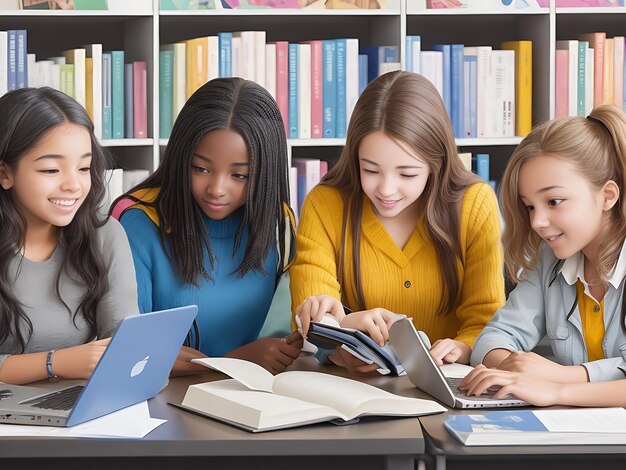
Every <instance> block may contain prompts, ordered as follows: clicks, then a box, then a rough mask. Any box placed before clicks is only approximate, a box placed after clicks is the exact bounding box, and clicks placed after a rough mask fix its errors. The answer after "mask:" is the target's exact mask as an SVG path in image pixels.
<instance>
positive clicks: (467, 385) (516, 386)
mask: <svg viewBox="0 0 626 470" xmlns="http://www.w3.org/2000/svg"><path fill="white" fill-rule="evenodd" d="M491 387H500V389H499V390H498V391H497V392H496V393H495V395H494V396H493V398H505V397H506V396H507V395H509V394H510V395H514V396H515V397H517V398H519V399H521V400H524V401H527V402H528V403H530V404H532V405H535V406H552V405H557V404H559V403H563V400H562V399H561V397H560V395H561V391H562V389H563V384H557V383H554V382H548V381H539V380H535V379H532V378H530V377H528V376H527V375H525V374H521V373H518V372H509V371H504V370H496V369H487V368H486V367H485V366H483V365H482V364H480V365H478V366H476V367H475V368H474V370H473V371H472V372H470V373H469V374H467V376H466V377H465V378H464V379H463V381H462V382H461V384H460V385H459V390H462V391H465V393H466V394H467V395H468V396H470V395H473V396H479V395H481V394H482V393H484V392H485V391H487V390H488V389H489V388H491Z"/></svg>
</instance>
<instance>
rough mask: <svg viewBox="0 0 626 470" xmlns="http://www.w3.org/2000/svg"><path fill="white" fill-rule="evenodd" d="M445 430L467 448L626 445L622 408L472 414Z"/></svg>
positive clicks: (455, 420) (454, 420)
mask: <svg viewBox="0 0 626 470" xmlns="http://www.w3.org/2000/svg"><path fill="white" fill-rule="evenodd" d="M444 427H445V428H446V429H447V430H448V432H449V433H450V434H452V435H453V436H454V437H455V438H456V439H458V440H459V441H460V442H461V443H462V444H464V445H466V446H509V445H510V446H513V445H514V446H519V445H533V446H534V445H602V444H621V445H624V444H626V410H624V408H581V409H565V410H562V409H561V410H507V411H504V410H501V411H486V412H480V413H476V412H472V413H466V414H455V415H451V416H448V417H447V418H446V420H445V422H444Z"/></svg>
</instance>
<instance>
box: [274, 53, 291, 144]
mask: <svg viewBox="0 0 626 470" xmlns="http://www.w3.org/2000/svg"><path fill="white" fill-rule="evenodd" d="M276 103H277V104H278V109H279V110H280V114H281V116H282V117H283V124H284V125H285V135H286V136H287V137H289V43H288V42H287V41H277V42H276Z"/></svg>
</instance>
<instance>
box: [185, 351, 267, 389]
mask: <svg viewBox="0 0 626 470" xmlns="http://www.w3.org/2000/svg"><path fill="white" fill-rule="evenodd" d="M191 362H195V363H197V364H202V365H203V366H206V367H208V368H209V369H214V370H217V371H219V372H223V373H224V374H226V375H228V376H230V377H232V378H233V379H235V380H237V381H238V382H239V383H242V384H243V385H245V386H246V387H248V388H249V389H250V390H260V391H263V392H271V391H272V382H274V376H273V375H272V374H270V373H269V372H268V371H266V370H265V369H263V367H261V366H260V365H258V364H255V363H254V362H249V361H243V360H241V359H235V358H232V357H203V358H201V359H192V360H191Z"/></svg>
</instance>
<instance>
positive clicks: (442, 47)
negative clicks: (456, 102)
mask: <svg viewBox="0 0 626 470" xmlns="http://www.w3.org/2000/svg"><path fill="white" fill-rule="evenodd" d="M450 50H451V47H450V44H435V45H434V46H433V51H441V53H442V56H443V75H442V77H443V82H442V88H443V103H444V104H445V105H446V110H447V111H448V116H449V117H450V122H452V92H451V89H450V83H451V80H450V78H451V77H450V75H451V69H450V67H451V57H450Z"/></svg>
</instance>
